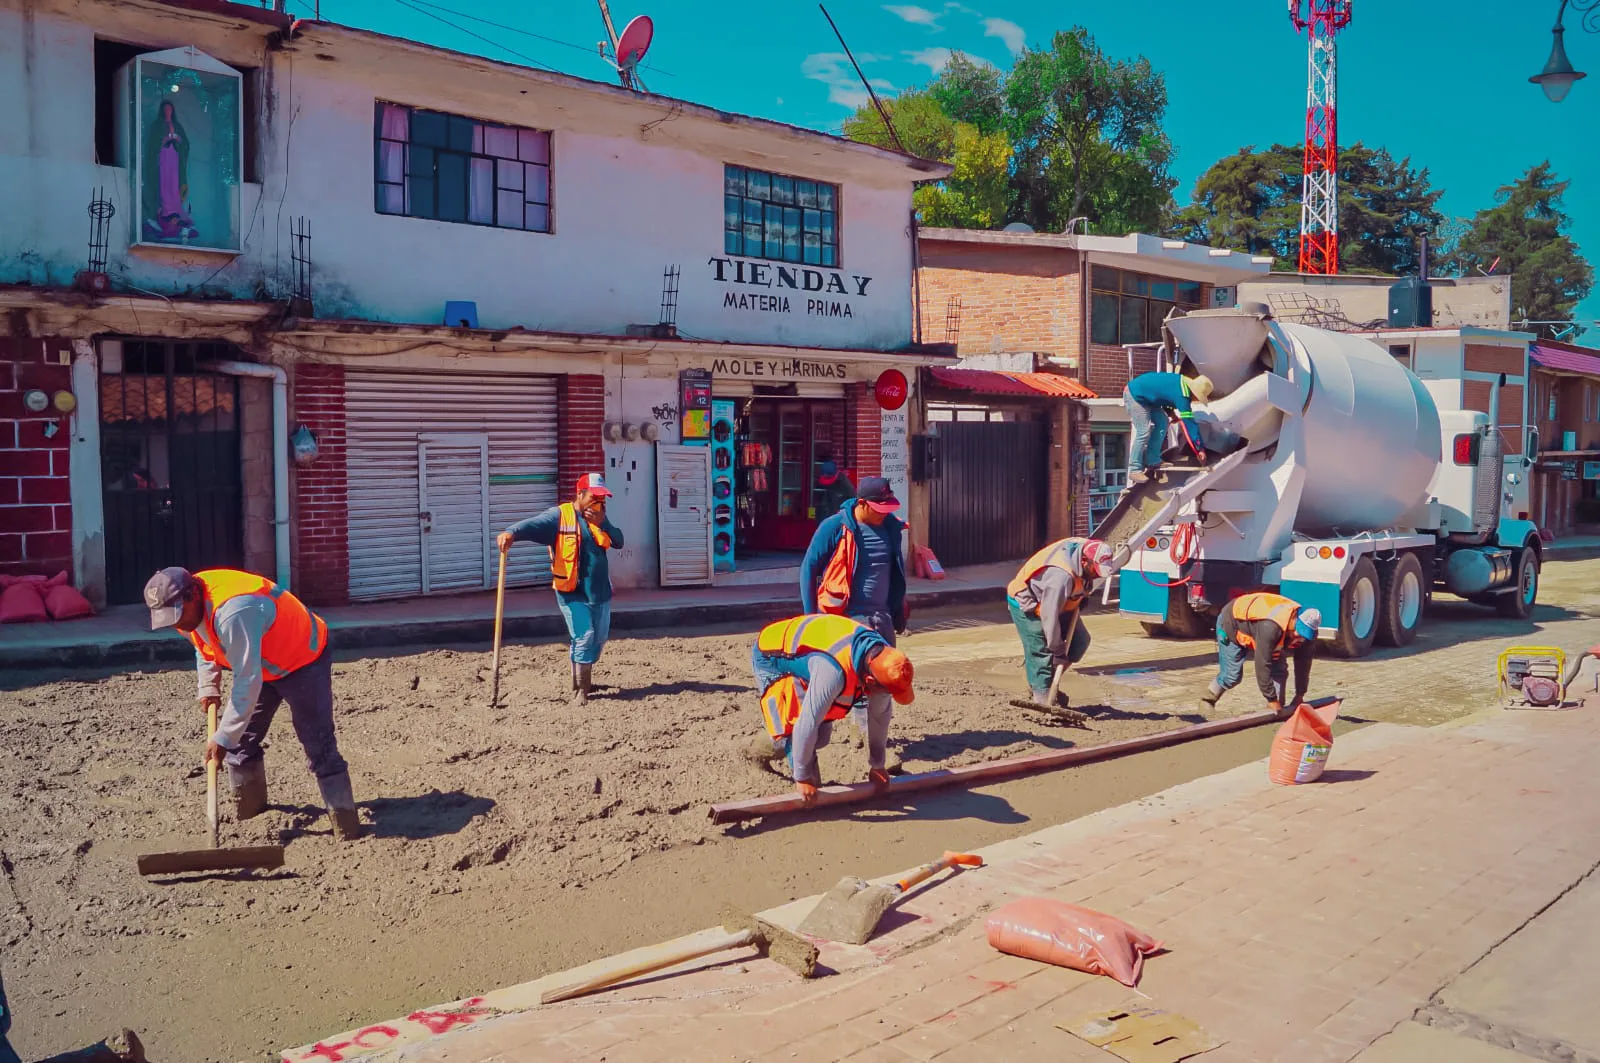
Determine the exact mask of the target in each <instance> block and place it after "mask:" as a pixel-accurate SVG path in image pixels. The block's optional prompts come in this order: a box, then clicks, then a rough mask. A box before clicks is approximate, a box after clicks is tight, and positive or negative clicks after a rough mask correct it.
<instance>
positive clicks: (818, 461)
mask: <svg viewBox="0 0 1600 1063" xmlns="http://www.w3.org/2000/svg"><path fill="white" fill-rule="evenodd" d="M741 405H742V407H743V416H742V417H741V418H740V422H741V423H740V425H739V430H738V433H737V436H736V438H737V440H738V442H739V443H740V444H741V446H740V447H739V448H736V449H737V450H738V451H740V462H739V465H740V467H739V470H738V476H737V477H736V482H737V485H738V491H739V494H740V499H739V508H740V510H741V513H742V515H745V520H743V521H741V527H740V536H739V545H740V546H741V547H742V548H744V550H745V553H741V554H740V556H741V557H744V556H747V554H748V552H749V551H804V550H805V549H806V547H808V546H810V545H811V536H812V533H814V532H815V531H816V530H817V525H818V524H819V523H821V522H822V520H823V519H824V518H826V517H828V516H831V515H832V514H831V511H828V510H829V506H828V503H827V499H826V498H825V497H824V492H823V490H822V488H821V485H820V484H818V482H817V478H818V476H819V475H820V472H821V468H822V463H823V462H824V461H828V460H832V461H834V462H835V463H836V464H837V465H838V466H839V468H840V471H841V472H842V471H843V470H844V466H845V464H846V462H845V454H844V426H845V420H844V418H845V404H844V400H843V399H788V398H784V399H774V398H761V397H757V398H752V399H746V400H744V401H743V403H742V404H741ZM745 443H748V444H750V445H751V448H752V449H751V452H752V453H753V454H755V455H756V456H758V457H760V458H762V459H765V461H766V464H764V465H761V464H757V463H754V462H751V461H748V460H746V459H747V457H748V455H747V454H746V453H745V447H743V446H742V444H745ZM746 525H747V526H746Z"/></svg>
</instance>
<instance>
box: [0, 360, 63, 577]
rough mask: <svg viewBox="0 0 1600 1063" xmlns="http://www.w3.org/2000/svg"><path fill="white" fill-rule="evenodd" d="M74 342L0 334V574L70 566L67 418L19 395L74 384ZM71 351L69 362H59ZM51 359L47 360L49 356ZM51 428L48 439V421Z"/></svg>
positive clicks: (47, 571)
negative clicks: (34, 406)
mask: <svg viewBox="0 0 1600 1063" xmlns="http://www.w3.org/2000/svg"><path fill="white" fill-rule="evenodd" d="M71 350H72V348H71V345H70V344H69V343H67V342H66V341H64V340H53V339H0V573H3V574H6V575H12V576H21V575H33V574H38V575H46V576H53V575H55V574H56V573H57V572H60V571H62V570H63V569H65V570H67V571H68V572H71V571H72V495H71V489H70V486H69V485H70V481H69V479H68V473H67V460H68V457H67V448H68V446H69V444H70V441H71V439H72V433H71V431H69V430H68V421H69V419H68V417H67V416H66V415H65V414H62V413H59V412H57V411H56V409H55V408H54V406H50V407H46V408H45V410H44V411H42V412H40V413H34V412H32V411H30V410H28V409H27V408H26V407H24V406H23V403H22V396H23V394H24V393H26V392H28V391H31V390H35V389H37V390H40V391H43V392H44V393H45V394H47V395H49V396H51V397H52V398H54V396H55V393H56V392H58V391H71V390H72V366H71V364H70V352H71ZM62 351H66V352H69V364H66V365H62V364H60V363H59V361H58V360H57V359H58V358H59V357H60V353H61V352H62ZM47 359H48V360H47ZM51 422H54V423H55V425H56V434H55V435H54V436H53V437H50V438H46V437H45V434H44V432H45V427H46V426H47V425H49V424H50V423H51Z"/></svg>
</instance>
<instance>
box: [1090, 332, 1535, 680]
mask: <svg viewBox="0 0 1600 1063" xmlns="http://www.w3.org/2000/svg"><path fill="white" fill-rule="evenodd" d="M1167 327H1168V329H1169V330H1170V332H1171V338H1172V339H1174V340H1176V343H1177V346H1178V348H1179V351H1178V352H1175V353H1178V354H1179V355H1180V356H1181V358H1182V360H1183V362H1186V363H1188V365H1190V366H1192V367H1193V369H1194V370H1195V371H1197V372H1201V373H1204V374H1206V375H1207V376H1209V377H1210V378H1211V380H1212V383H1213V385H1214V387H1215V391H1214V392H1213V395H1212V398H1211V401H1210V402H1209V403H1207V404H1206V406H1205V407H1204V408H1197V410H1196V414H1195V417H1196V421H1197V422H1198V424H1199V428H1200V432H1201V435H1202V438H1203V439H1204V440H1205V442H1206V445H1207V449H1208V451H1209V453H1210V455H1211V458H1210V460H1209V462H1208V463H1206V464H1203V465H1202V464H1199V463H1196V462H1193V460H1192V458H1191V459H1190V462H1189V463H1188V464H1187V465H1186V464H1185V463H1184V462H1183V461H1181V460H1180V461H1176V462H1174V463H1173V465H1172V466H1170V467H1167V468H1166V469H1164V471H1163V474H1162V475H1161V476H1160V477H1159V478H1158V479H1156V480H1153V481H1152V482H1151V483H1150V484H1148V485H1146V486H1145V487H1142V488H1139V489H1136V490H1135V491H1132V492H1130V493H1129V494H1128V495H1126V496H1125V497H1124V499H1123V501H1122V502H1121V503H1120V504H1119V505H1118V506H1117V507H1116V508H1115V509H1113V511H1112V512H1111V513H1110V514H1109V515H1108V517H1107V518H1106V519H1105V520H1104V521H1103V522H1102V523H1101V525H1100V526H1099V527H1098V528H1097V529H1096V530H1095V534H1096V536H1097V537H1099V538H1103V539H1105V540H1106V541H1107V542H1109V543H1111V544H1112V545H1113V547H1114V548H1116V549H1117V561H1118V562H1120V563H1121V571H1120V577H1119V578H1120V582H1119V585H1118V591H1119V594H1120V598H1121V606H1120V608H1121V611H1122V612H1123V613H1125V614H1127V615H1128V616H1130V617H1134V618H1136V619H1138V620H1140V621H1142V622H1143V623H1144V624H1145V627H1146V629H1147V631H1149V632H1150V633H1152V634H1156V633H1169V634H1176V635H1179V636H1188V637H1194V636H1200V635H1204V634H1209V633H1210V631H1211V630H1212V628H1213V627H1214V624H1215V617H1216V614H1217V611H1218V610H1219V609H1220V608H1221V607H1222V606H1223V605H1224V604H1226V603H1227V602H1228V601H1229V600H1230V599H1232V598H1234V597H1236V596H1238V595H1239V594H1242V593H1245V592H1248V591H1253V590H1260V589H1263V588H1267V589H1275V590H1277V591H1278V592H1279V593H1282V594H1284V595H1287V596H1288V597H1290V598H1293V599H1295V600H1296V601H1298V602H1300V603H1302V604H1304V605H1313V606H1316V607H1317V608H1318V609H1320V610H1321V612H1322V616H1323V627H1322V628H1321V630H1320V632H1319V637H1320V638H1321V639H1323V640H1324V641H1326V642H1327V644H1328V646H1329V648H1330V649H1331V650H1332V651H1333V652H1334V653H1336V654H1338V655H1340V656H1346V657H1360V656H1364V655H1365V654H1366V653H1368V652H1369V651H1370V650H1371V648H1372V646H1373V643H1374V642H1375V641H1376V642H1381V643H1383V644H1386V645H1391V646H1403V645H1406V644H1408V643H1410V642H1411V641H1412V640H1413V639H1414V638H1416V635H1417V630H1418V628H1419V626H1420V625H1421V623H1422V622H1423V616H1424V612H1425V608H1426V606H1427V603H1428V602H1429V600H1430V598H1431V596H1432V595H1433V594H1434V592H1435V591H1444V592H1448V593H1450V594H1454V595H1457V596H1459V597H1461V598H1464V599H1467V600H1468V601H1472V602H1477V603H1481V604H1484V605H1488V606H1493V607H1494V608H1496V609H1497V610H1499V612H1500V613H1501V614H1503V615H1506V616H1513V617H1526V616H1528V614H1529V613H1530V612H1531V610H1532V609H1533V605H1534V602H1535V600H1536V598H1537V596H1538V588H1539V566H1540V561H1541V550H1542V545H1541V541H1540V538H1539V535H1538V529H1537V528H1536V527H1535V526H1534V524H1533V523H1532V522H1531V521H1528V520H1526V519H1517V518H1516V517H1514V516H1513V515H1512V514H1513V513H1514V512H1515V511H1514V510H1511V509H1510V508H1509V503H1510V502H1511V501H1512V499H1513V498H1514V497H1515V494H1514V488H1515V485H1516V484H1517V483H1519V482H1520V480H1521V477H1520V475H1519V474H1517V473H1515V472H1513V473H1511V474H1510V475H1507V474H1506V473H1505V471H1504V464H1505V462H1504V461H1503V455H1502V443H1501V437H1500V433H1499V432H1498V431H1497V430H1496V429H1494V428H1492V427H1491V426H1493V425H1496V424H1499V423H1500V422H1499V419H1498V417H1497V406H1498V401H1499V387H1498V386H1495V387H1494V389H1493V391H1492V398H1491V400H1490V403H1489V405H1490V412H1489V413H1488V414H1485V413H1482V412H1478V411H1475V410H1448V411H1441V410H1440V409H1439V408H1438V406H1437V405H1436V403H1435V402H1434V400H1433V398H1432V397H1431V396H1430V394H1429V392H1428V390H1427V388H1425V387H1424V386H1423V383H1422V381H1420V380H1419V379H1418V378H1417V377H1416V376H1414V375H1412V373H1411V372H1410V371H1409V370H1408V369H1407V368H1406V367H1405V366H1404V365H1402V364H1400V363H1399V362H1397V361H1396V360H1395V359H1394V358H1393V357H1392V356H1390V355H1389V354H1388V353H1387V352H1386V351H1384V350H1383V348H1381V347H1379V346H1378V345H1377V344H1375V343H1373V342H1371V341H1370V340H1367V339H1364V338H1362V337H1360V336H1356V335H1352V334H1348V333H1338V332H1328V331H1325V330H1322V329H1317V328H1312V327H1310V326H1306V325H1300V324H1291V323H1285V322H1278V321H1276V320H1274V319H1273V318H1272V315H1271V313H1270V311H1269V310H1268V309H1267V308H1266V307H1265V306H1263V305H1260V304H1245V305H1243V306H1241V307H1236V308H1233V309H1224V310H1203V311H1196V312H1194V313H1190V314H1188V315H1186V316H1184V317H1175V318H1173V319H1171V320H1169V321H1168V323H1167ZM1180 364H1181V363H1180ZM1174 438H1175V440H1176V434H1174ZM1178 445H1181V443H1179V444H1178ZM1169 453H1171V452H1169ZM1522 508H1523V509H1526V506H1525V505H1524V506H1523V507H1522ZM1108 592H1109V588H1108Z"/></svg>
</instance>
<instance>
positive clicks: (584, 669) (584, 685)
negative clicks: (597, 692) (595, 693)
mask: <svg viewBox="0 0 1600 1063" xmlns="http://www.w3.org/2000/svg"><path fill="white" fill-rule="evenodd" d="M593 672H594V665H592V664H580V665H578V704H580V705H582V704H584V703H585V702H587V701H588V700H589V690H590V679H591V678H592V674H593Z"/></svg>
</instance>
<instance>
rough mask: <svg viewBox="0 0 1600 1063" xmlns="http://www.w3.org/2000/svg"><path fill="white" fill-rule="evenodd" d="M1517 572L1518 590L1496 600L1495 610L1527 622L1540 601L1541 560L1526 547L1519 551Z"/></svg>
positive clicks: (1516, 584)
mask: <svg viewBox="0 0 1600 1063" xmlns="http://www.w3.org/2000/svg"><path fill="white" fill-rule="evenodd" d="M1516 571H1517V579H1516V583H1515V587H1516V589H1515V590H1513V591H1508V592H1506V593H1505V594H1502V595H1500V596H1499V597H1498V598H1496V599H1495V601H1494V608H1495V612H1497V613H1499V614H1500V615H1501V616H1509V617H1511V618H1512V619H1513V620H1526V619H1528V617H1530V616H1532V615H1533V603H1534V602H1536V601H1538V600H1539V558H1538V556H1537V555H1535V554H1534V552H1533V551H1532V550H1530V549H1528V548H1527V547H1526V546H1524V547H1523V548H1522V549H1521V550H1518V551H1517V569H1516Z"/></svg>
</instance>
